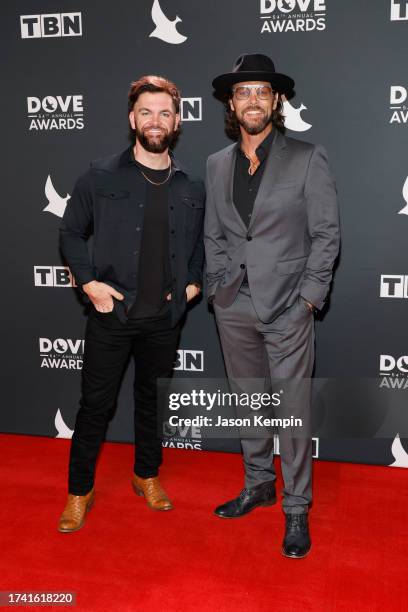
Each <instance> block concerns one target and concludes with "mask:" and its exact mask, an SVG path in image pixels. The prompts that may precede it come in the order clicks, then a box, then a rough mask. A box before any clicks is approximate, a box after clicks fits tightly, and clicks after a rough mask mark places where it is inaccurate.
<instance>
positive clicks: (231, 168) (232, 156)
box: [222, 144, 247, 233]
mask: <svg viewBox="0 0 408 612" xmlns="http://www.w3.org/2000/svg"><path fill="white" fill-rule="evenodd" d="M237 146H238V145H237V144H235V145H233V146H232V147H230V148H229V149H228V151H227V153H226V155H225V157H224V161H223V169H222V175H223V179H224V193H225V203H226V205H227V208H228V210H231V211H232V213H233V214H234V215H235V217H236V218H237V220H238V223H239V224H240V226H241V228H242V229H243V230H244V231H245V233H246V231H247V228H246V226H245V223H244V222H243V220H242V218H241V215H240V214H239V212H238V211H237V209H236V207H235V204H234V200H233V194H234V173H235V162H236V159H237Z"/></svg>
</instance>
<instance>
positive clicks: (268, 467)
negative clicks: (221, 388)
mask: <svg viewBox="0 0 408 612" xmlns="http://www.w3.org/2000/svg"><path fill="white" fill-rule="evenodd" d="M213 87H214V89H215V93H216V95H217V97H219V98H220V99H222V100H223V101H224V102H225V104H226V127H227V132H228V133H229V135H230V136H231V137H232V138H233V139H235V140H237V141H238V142H237V143H234V144H233V145H230V146H228V147H226V148H225V149H222V150H221V151H218V152H217V153H214V154H213V155H211V156H210V157H209V158H208V162H207V204H206V218H205V247H206V259H207V284H208V299H209V301H210V303H212V304H213V306H214V312H215V316H216V321H217V326H218V330H219V334H220V339H221V344H222V349H223V354H224V360H225V364H226V368H227V373H228V377H229V379H230V380H232V379H234V380H239V379H262V378H265V377H266V378H267V379H268V380H269V382H271V381H273V380H274V379H291V380H292V382H293V381H294V380H295V381H296V380H300V379H310V377H311V376H312V370H313V364H314V318H313V313H314V311H315V310H320V309H322V308H323V306H324V303H325V300H326V297H327V294H328V291H329V287H330V282H331V279H332V268H333V264H334V261H335V259H336V257H337V254H338V250H339V242H340V236H339V220H338V210H337V202H336V188H335V183H334V179H333V177H332V175H331V172H330V170H329V166H328V162H327V156H326V152H325V150H324V149H323V147H321V146H319V145H313V144H310V143H307V142H302V141H299V140H294V139H292V138H288V137H286V136H285V135H284V118H283V116H282V114H281V110H282V99H284V97H283V96H285V95H286V96H288V95H290V94H291V93H292V92H293V88H294V81H293V80H292V79H291V78H290V77H287V76H286V75H283V74H279V73H277V72H276V71H275V67H274V64H273V62H272V60H271V59H270V58H269V57H267V56H265V55H261V54H253V55H242V56H240V57H239V58H238V59H237V60H236V63H235V65H234V67H233V70H232V72H230V73H227V74H222V75H220V76H218V77H217V78H216V79H215V80H214V81H213ZM300 388H301V386H300ZM294 397H295V401H294V402H293V401H292V402H289V404H288V406H287V409H288V410H289V409H290V411H291V414H292V415H293V414H294V412H295V413H296V414H295V416H296V417H302V418H303V420H304V422H305V423H308V422H309V419H310V401H309V399H308V394H307V393H303V394H302V393H301V392H298V393H297V396H296V393H295V396H294ZM292 400H293V396H292ZM283 409H284V408H283ZM278 433H279V443H280V455H281V465H282V474H283V480H284V491H283V510H284V512H285V516H286V530H285V536H284V540H283V546H282V552H283V554H284V555H285V556H287V557H291V558H302V557H304V556H306V555H307V553H308V552H309V550H310V547H311V541H310V535H309V526H308V510H309V505H310V503H311V500H312V480H311V473H312V443H311V438H310V436H305V435H302V434H299V433H296V432H295V431H294V428H292V429H290V431H288V429H285V430H283V429H279V430H278ZM241 444H242V451H243V457H244V466H245V488H244V489H243V491H241V493H240V494H239V496H238V497H237V498H235V499H233V500H231V501H228V502H226V503H225V504H223V505H222V506H219V507H218V508H216V510H215V514H216V515H218V516H220V517H223V518H235V517H239V516H242V515H244V514H246V513H248V512H250V511H251V510H253V509H254V508H256V507H257V506H261V505H271V504H274V503H275V502H276V492H275V479H276V475H275V471H274V467H273V436H269V437H264V438H262V439H261V438H255V439H254V438H248V439H247V438H244V439H241Z"/></svg>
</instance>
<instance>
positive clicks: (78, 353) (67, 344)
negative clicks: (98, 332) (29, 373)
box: [38, 338, 85, 370]
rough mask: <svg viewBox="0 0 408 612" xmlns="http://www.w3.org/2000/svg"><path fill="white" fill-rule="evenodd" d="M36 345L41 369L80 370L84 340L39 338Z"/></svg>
mask: <svg viewBox="0 0 408 612" xmlns="http://www.w3.org/2000/svg"><path fill="white" fill-rule="evenodd" d="M38 344H39V349H40V357H41V365H40V367H41V368H48V369H57V370H82V364H83V358H84V346H85V340H78V339H77V340H72V339H71V338H56V339H55V340H51V339H50V338H39V339H38Z"/></svg>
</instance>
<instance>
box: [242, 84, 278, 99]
mask: <svg viewBox="0 0 408 612" xmlns="http://www.w3.org/2000/svg"><path fill="white" fill-rule="evenodd" d="M252 90H255V93H256V96H257V98H259V99H260V100H269V98H270V97H271V95H272V94H273V93H274V91H273V89H272V87H271V86H270V85H238V86H237V87H233V89H232V93H233V95H234V96H235V97H236V99H237V100H248V99H249V96H250V95H251V91H252Z"/></svg>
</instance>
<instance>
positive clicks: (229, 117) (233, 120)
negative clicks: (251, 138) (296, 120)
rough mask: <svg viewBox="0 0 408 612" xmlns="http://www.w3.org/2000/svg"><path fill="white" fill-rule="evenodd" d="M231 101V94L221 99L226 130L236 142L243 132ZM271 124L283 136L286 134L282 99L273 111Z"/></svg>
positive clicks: (229, 136)
mask: <svg viewBox="0 0 408 612" xmlns="http://www.w3.org/2000/svg"><path fill="white" fill-rule="evenodd" d="M230 99H231V94H230V93H228V94H226V95H225V96H223V97H222V98H221V101H222V102H223V104H224V106H225V115H224V129H225V133H226V135H227V136H228V138H230V139H231V140H235V141H236V140H238V138H239V136H240V134H241V131H240V129H239V123H238V119H237V116H236V114H235V111H233V110H232V108H231V107H230V105H229V101H230ZM271 123H272V125H273V126H274V127H275V128H276V129H277V130H278V132H281V133H282V134H284V133H285V116H284V115H283V104H282V101H281V99H280V98H279V101H278V106H277V107H276V110H274V111H272V117H271Z"/></svg>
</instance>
